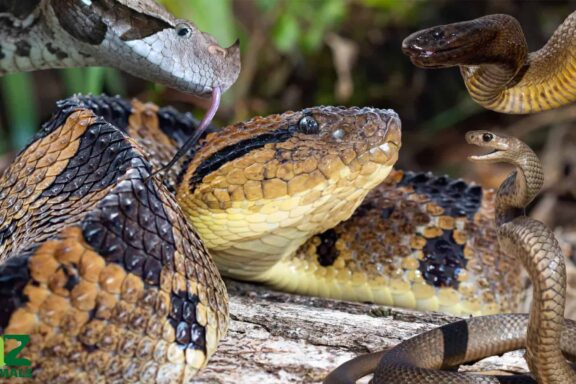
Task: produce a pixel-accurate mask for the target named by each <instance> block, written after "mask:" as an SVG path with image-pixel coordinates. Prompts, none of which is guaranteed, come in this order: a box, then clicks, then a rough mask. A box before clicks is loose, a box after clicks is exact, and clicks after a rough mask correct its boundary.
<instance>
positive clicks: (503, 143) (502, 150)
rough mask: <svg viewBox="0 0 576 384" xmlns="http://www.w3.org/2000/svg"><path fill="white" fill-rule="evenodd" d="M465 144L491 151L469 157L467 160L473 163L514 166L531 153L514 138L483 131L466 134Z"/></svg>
mask: <svg viewBox="0 0 576 384" xmlns="http://www.w3.org/2000/svg"><path fill="white" fill-rule="evenodd" d="M466 142H467V143H468V144H473V145H476V146H478V147H481V148H487V149H491V150H492V151H491V152H489V153H486V154H484V155H472V156H469V157H468V159H469V160H470V161H473V162H484V163H513V164H515V163H516V162H517V161H519V160H522V159H523V158H524V157H525V155H526V154H527V153H533V152H532V150H531V149H530V148H529V147H528V146H527V145H526V144H524V143H523V142H522V141H520V140H519V139H517V138H515V137H512V136H507V135H504V134H496V133H494V132H490V131H485V130H479V131H470V132H467V133H466ZM527 149H528V151H527Z"/></svg>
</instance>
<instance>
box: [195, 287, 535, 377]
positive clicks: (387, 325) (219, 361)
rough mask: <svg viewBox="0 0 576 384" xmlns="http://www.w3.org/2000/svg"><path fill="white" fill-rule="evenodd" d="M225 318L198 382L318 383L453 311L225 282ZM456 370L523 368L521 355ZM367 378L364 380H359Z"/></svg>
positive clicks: (448, 319)
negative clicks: (391, 305) (418, 309)
mask: <svg viewBox="0 0 576 384" xmlns="http://www.w3.org/2000/svg"><path fill="white" fill-rule="evenodd" d="M227 285H228V289H229V292H230V312H231V317H232V321H231V323H230V329H229V331H228V336H227V337H226V339H225V340H224V341H223V342H222V343H221V345H220V346H219V348H218V352H217V353H216V354H215V355H214V356H213V357H212V359H211V360H210V363H209V364H208V367H207V368H206V369H205V370H204V372H203V373H202V374H200V376H199V377H198V380H197V381H198V382H200V383H261V384H264V383H266V384H268V383H318V382H321V381H322V379H323V378H324V377H325V376H326V374H327V373H328V372H330V371H331V370H332V369H334V368H335V367H337V366H338V365H340V364H341V363H343V362H345V361H347V360H349V359H351V358H353V357H355V356H357V355H359V354H363V353H367V352H375V351H379V350H382V349H385V348H389V347H391V346H393V345H395V344H397V343H398V342H400V341H401V340H404V339H406V338H409V337H411V336H413V335H416V334H418V333H420V332H424V331H426V330H429V329H432V328H434V327H436V326H438V325H441V324H445V323H448V322H451V321H454V320H457V318H456V317H451V316H446V315H442V314H436V313H423V312H416V311H409V310H403V309H397V308H387V307H381V306H377V305H371V304H361V303H348V302H339V301H334V300H325V299H318V298H312V297H304V296H297V295H290V294H285V293H278V292H272V291H270V290H268V289H266V288H263V287H260V286H256V285H251V284H244V283H238V282H233V281H227ZM461 370H467V371H468V370H470V371H479V370H490V371H499V372H500V373H502V371H504V372H524V371H525V370H526V365H525V363H524V360H523V358H522V353H520V352H515V353H512V354H506V355H504V357H496V358H490V359H486V360H483V361H482V362H479V363H477V364H476V365H474V366H466V367H462V368H461ZM364 382H367V381H364Z"/></svg>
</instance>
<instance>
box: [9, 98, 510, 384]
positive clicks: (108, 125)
mask: <svg viewBox="0 0 576 384" xmlns="http://www.w3.org/2000/svg"><path fill="white" fill-rule="evenodd" d="M399 124H400V122H399V119H398V117H397V115H396V114H395V113H394V112H393V111H390V110H379V109H373V108H336V107H315V108H308V109H306V110H303V111H299V112H286V113H284V114H280V115H272V116H268V117H259V118H254V119H252V120H250V121H247V122H244V123H238V124H235V125H232V126H229V127H225V128H223V129H222V130H221V132H218V134H216V133H215V132H214V129H212V128H210V130H209V132H207V133H205V134H203V135H202V138H201V140H200V142H199V143H198V144H197V146H196V147H195V148H194V151H193V153H192V154H191V155H190V156H189V158H188V159H185V160H182V161H179V162H178V163H177V164H176V166H175V167H174V168H173V169H171V170H170V171H169V173H168V175H167V178H166V181H167V186H164V185H163V184H162V183H160V182H159V181H158V180H156V178H154V177H150V173H151V172H152V171H153V170H156V169H159V168H160V167H161V165H162V164H163V163H165V161H166V160H168V159H170V158H172V156H173V155H174V153H175V151H176V150H177V148H178V147H179V145H181V143H182V142H184V141H185V140H187V138H188V137H189V136H190V135H191V134H192V133H193V132H194V131H195V130H196V129H197V127H198V122H197V121H196V120H195V119H193V118H192V117H191V116H190V115H189V114H179V113H176V112H175V111H173V110H171V109H170V108H158V107H156V106H154V105H152V104H142V103H140V102H138V101H133V102H132V103H129V102H126V101H124V100H121V99H118V98H110V97H81V96H76V97H73V98H71V99H69V100H65V101H63V102H61V103H59V109H58V112H57V113H56V114H55V116H54V117H53V119H52V120H51V121H49V122H48V123H46V124H45V125H44V126H43V128H42V130H41V131H40V132H39V133H38V134H37V136H36V137H35V139H34V141H33V142H32V143H31V144H30V145H29V146H28V147H26V148H25V149H24V150H23V151H22V152H21V153H20V154H19V156H18V157H17V158H16V160H15V161H14V163H13V164H12V165H11V166H10V167H9V168H8V169H7V171H6V172H5V173H4V175H3V177H2V178H1V179H0V260H1V264H0V277H1V278H0V333H19V334H30V335H31V344H32V346H31V347H30V348H27V353H26V355H25V356H24V357H27V358H29V359H30V360H31V361H32V362H33V363H34V365H33V368H34V372H35V376H34V377H35V379H37V380H45V381H49V380H53V379H54V378H56V377H59V378H60V379H62V380H68V379H69V380H76V381H84V380H87V379H88V376H90V377H91V378H93V379H102V380H110V381H112V380H116V379H122V380H125V381H140V382H167V381H186V380H189V379H190V377H192V376H194V375H195V374H196V372H198V370H199V369H201V368H203V367H204V366H205V365H206V363H207V361H208V359H209V357H210V355H211V354H212V353H214V351H215V349H216V346H217V344H218V340H219V339H220V338H221V337H222V336H223V335H224V334H225V332H226V328H227V321H228V311H227V295H226V291H225V288H224V285H223V284H222V281H221V279H220V277H219V274H218V272H217V271H216V268H215V266H214V263H213V262H212V260H211V259H210V258H209V257H208V254H207V252H206V250H205V248H204V247H205V246H207V247H209V248H210V250H211V253H213V255H214V257H215V261H216V264H218V265H219V267H221V268H222V271H224V273H226V274H230V275H233V276H236V277H241V278H245V279H255V280H258V281H263V282H266V283H268V284H271V285H273V286H277V287H280V288H285V289H287V290H291V291H300V292H303V293H308V294H321V295H322V294H323V295H327V296H330V297H341V298H348V299H356V300H364V301H366V300H371V301H377V302H382V303H389V304H395V305H403V306H409V307H418V308H420V309H435V310H446V311H451V312H453V313H457V314H463V313H474V314H478V313H486V312H488V313H493V312H498V311H502V310H504V311H510V310H512V309H513V308H514V307H515V303H517V302H518V295H519V293H520V290H521V284H520V280H519V276H518V275H517V274H515V273H508V274H506V275H502V274H501V272H500V271H501V270H511V271H517V270H518V268H517V267H515V266H514V265H510V264H509V262H508V261H506V260H505V258H502V257H500V253H498V252H497V249H495V248H494V247H493V246H492V244H493V243H494V240H495V230H494V225H493V224H491V221H490V220H489V217H490V216H491V215H492V212H493V209H494V207H493V199H492V197H491V194H490V192H489V191H482V189H481V188H479V187H477V186H470V185H467V184H466V183H464V182H462V181H458V180H451V179H449V178H446V177H434V176H431V175H426V174H414V173H410V172H399V171H394V172H393V173H392V174H391V175H390V177H389V178H388V180H387V181H386V183H384V184H381V185H380V186H379V187H378V188H377V189H375V190H374V191H373V192H372V193H370V197H369V199H368V200H367V201H365V202H364V203H363V204H362V205H361V206H360V207H359V210H358V211H357V212H356V214H355V215H354V217H353V218H352V219H350V220H348V221H345V222H343V223H342V224H340V225H338V226H336V227H335V228H331V229H328V227H330V226H333V225H335V224H337V223H338V222H339V221H341V220H345V219H346V218H347V217H348V216H349V215H351V214H352V213H353V211H354V209H355V208H356V207H357V206H358V205H359V204H360V203H361V202H362V200H363V198H364V197H365V196H366V195H367V194H368V193H369V192H370V191H369V187H371V186H376V185H377V184H378V183H380V182H381V181H382V180H383V179H385V178H386V176H387V175H388V173H389V172H390V171H391V168H392V165H393V164H394V162H395V161H396V157H397V155H398V149H399V144H400V125H399ZM172 191H175V192H176V196H174V195H173V193H172ZM177 202H178V204H177ZM278 217H280V219H281V220H280V221H279V220H278ZM201 219H202V220H201ZM413 220H416V221H417V223H418V224H417V225H412V224H411V223H412V222H413ZM187 221H189V222H190V223H192V224H193V225H194V227H195V230H197V231H198V232H199V233H200V237H198V236H197V235H196V234H195V233H196V232H195V230H193V229H192V227H191V226H190V225H189V224H188V223H187ZM373 225H375V226H376V227H372V226H373ZM226 228H227V229H226ZM324 230H326V231H325V232H322V231H324ZM375 231H381V232H382V234H384V235H385V236H386V237H387V238H388V237H389V240H388V241H387V247H388V248H386V249H383V248H382V242H381V241H380V239H378V238H377V237H373V236H371V235H370V234H374V233H375ZM320 232H321V233H320ZM309 237H312V238H310V239H309ZM354 238H357V239H360V240H359V241H351V240H353V239H354ZM200 239H202V241H200ZM357 243H360V244H359V245H360V247H359V248H356V249H355V248H354V247H355V246H356V244H357ZM302 244H303V245H302ZM300 245H302V246H301V247H300V248H299V249H296V248H298V246H300ZM289 249H291V250H292V254H290V253H289V252H287V251H286V250H289ZM278 250H282V252H280V251H278ZM495 252H496V253H495ZM379 253H382V255H381V257H382V259H378V258H376V259H374V255H377V254H379ZM455 255H456V256H455ZM235 257H236V259H235ZM379 257H380V256H379ZM502 263H504V264H502ZM379 265H381V266H385V267H384V268H379V267H378V266H379ZM362 268H365V269H366V272H364V271H363V269H362ZM467 269H469V270H467ZM281 270H284V271H286V272H287V273H288V274H287V276H288V281H286V280H281V279H280V280H278V278H277V277H275V276H278V275H277V273H276V272H277V271H281ZM370 270H372V271H371V272H370ZM477 270H485V273H486V276H488V277H486V276H483V277H478V276H475V275H476V272H475V271H477ZM440 271H441V272H440ZM371 279H373V281H371ZM291 282H295V283H296V284H295V285H290V283H291ZM387 283H390V286H387V285H386V284H387ZM509 286H513V287H515V288H514V290H512V292H508V287H509ZM320 287H331V288H330V289H329V290H327V291H322V289H321V288H320ZM478 289H481V290H482V292H483V294H482V300H483V301H478V298H477V295H476V294H475V293H476V291H477V290H478ZM346 295H348V296H346ZM40 356H42V357H41V358H40ZM54 367H58V369H54Z"/></svg>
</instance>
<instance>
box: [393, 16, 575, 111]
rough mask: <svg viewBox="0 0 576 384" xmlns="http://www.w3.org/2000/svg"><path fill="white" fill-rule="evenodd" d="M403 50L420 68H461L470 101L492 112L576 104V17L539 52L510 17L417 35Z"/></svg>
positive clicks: (478, 20) (569, 20) (571, 17)
mask: <svg viewBox="0 0 576 384" xmlns="http://www.w3.org/2000/svg"><path fill="white" fill-rule="evenodd" d="M402 50H403V51H404V53H405V54H407V55H408V56H409V57H410V59H411V60H412V62H413V63H414V64H415V65H417V66H419V67H422V68H444V67H452V66H459V67H460V73H461V74H462V77H463V78H464V83H465V84H466V88H467V89H468V92H469V93H470V96H472V98H473V99H474V101H476V102H477V103H479V104H481V105H482V106H483V107H485V108H487V109H491V110H493V111H497V112H504V113H533V112H539V111H544V110H548V109H553V108H557V107H560V106H562V105H566V104H569V103H572V102H574V101H576V65H575V62H576V12H573V13H572V14H570V15H569V16H568V17H567V18H566V20H565V21H564V22H563V23H562V25H560V26H559V27H558V28H557V29H556V31H555V32H554V34H553V35H552V37H551V38H550V39H549V40H548V42H547V43H546V45H545V46H544V47H543V48H541V49H540V50H538V51H535V52H530V53H529V52H528V47H527V44H526V39H525V38H524V34H523V32H522V28H521V27H520V24H519V23H518V21H517V20H516V19H515V18H513V17H511V16H508V15H488V16H484V17H480V18H478V19H474V20H470V21H464V22H459V23H454V24H447V25H440V26H436V27H432V28H428V29H425V30H422V31H418V32H415V33H413V34H412V35H410V36H408V37H407V38H406V39H405V40H404V41H403V43H402Z"/></svg>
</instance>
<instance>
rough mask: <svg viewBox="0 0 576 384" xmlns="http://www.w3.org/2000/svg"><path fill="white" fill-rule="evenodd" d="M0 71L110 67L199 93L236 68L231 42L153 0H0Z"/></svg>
mask: <svg viewBox="0 0 576 384" xmlns="http://www.w3.org/2000/svg"><path fill="white" fill-rule="evenodd" d="M0 36H1V37H2V39H1V40H0V75H4V74H7V73H12V72H25V71H34V70H38V69H47V68H65V67H84V66H96V65H99V66H109V67H114V68H117V69H120V70H123V71H125V72H128V73H130V74H133V75H135V76H139V77H142V78H144V79H146V80H149V81H153V82H159V83H162V84H164V85H166V86H169V87H172V88H175V89H179V90H181V91H184V92H190V93H194V94H197V95H199V96H203V97H206V96H208V95H209V94H211V93H212V92H213V90H214V89H215V88H216V87H218V88H220V90H221V91H225V90H226V89H228V88H229V87H230V86H231V85H232V84H233V83H234V82H235V81H236V78H237V77H238V74H239V73H240V48H239V44H238V42H236V43H235V44H234V45H232V46H230V47H229V48H222V47H220V46H219V45H218V43H217V42H216V40H215V39H214V38H213V37H212V36H211V35H209V34H207V33H203V32H201V31H199V30H198V29H197V28H196V27H195V26H194V25H193V24H191V23H190V22H189V21H186V20H180V19H177V18H175V17H174V16H173V15H171V14H170V13H169V12H167V11H166V10H165V9H164V8H162V7H161V6H160V5H159V4H158V3H156V2H155V1H154V0H2V1H0Z"/></svg>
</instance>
